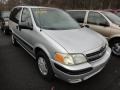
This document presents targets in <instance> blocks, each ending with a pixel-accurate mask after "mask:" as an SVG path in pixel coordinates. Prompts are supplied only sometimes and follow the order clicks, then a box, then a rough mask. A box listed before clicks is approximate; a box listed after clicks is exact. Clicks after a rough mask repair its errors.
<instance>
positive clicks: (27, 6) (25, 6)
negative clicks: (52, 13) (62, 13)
mask: <svg viewBox="0 0 120 90" xmlns="http://www.w3.org/2000/svg"><path fill="white" fill-rule="evenodd" d="M16 7H23V8H53V7H44V6H29V5H23V6H16ZM16 7H15V8H16Z"/></svg>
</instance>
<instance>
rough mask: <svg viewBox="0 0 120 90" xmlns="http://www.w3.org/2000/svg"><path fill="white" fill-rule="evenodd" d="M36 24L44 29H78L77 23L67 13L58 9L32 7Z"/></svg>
mask: <svg viewBox="0 0 120 90" xmlns="http://www.w3.org/2000/svg"><path fill="white" fill-rule="evenodd" d="M32 12H33V16H34V19H35V22H36V24H37V25H38V26H39V27H41V28H44V29H51V30H62V29H64V30H68V29H79V28H80V26H79V24H78V23H77V22H76V21H75V20H73V19H72V18H71V17H70V16H69V15H68V14H67V13H65V12H64V11H62V10H59V9H40V8H33V9H32Z"/></svg>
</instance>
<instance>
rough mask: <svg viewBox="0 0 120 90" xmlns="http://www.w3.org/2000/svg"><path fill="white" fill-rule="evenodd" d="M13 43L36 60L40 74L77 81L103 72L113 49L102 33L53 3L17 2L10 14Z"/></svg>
mask: <svg viewBox="0 0 120 90" xmlns="http://www.w3.org/2000/svg"><path fill="white" fill-rule="evenodd" d="M9 25H10V29H11V30H12V36H11V38H12V43H13V45H14V46H17V44H20V45H21V46H22V47H23V48H24V49H25V50H26V51H27V52H28V53H29V54H30V55H31V56H33V58H35V59H36V60H37V63H38V68H39V71H40V74H41V76H42V77H43V78H45V79H47V80H52V79H53V77H54V76H56V77H58V78H60V79H63V80H65V81H67V82H69V83H78V82H81V81H83V80H86V79H88V78H90V77H92V76H93V75H95V74H97V73H98V72H100V71H101V70H102V69H103V68H104V66H105V65H106V63H107V62H108V60H109V58H110V55H111V49H110V48H109V46H108V42H107V40H106V39H105V38H104V37H103V36H101V35H100V34H98V33H96V32H94V31H93V30H90V29H88V28H85V27H83V28H81V27H80V26H79V24H78V23H77V22H76V21H75V20H74V19H72V18H71V16H69V14H67V13H66V12H64V11H62V10H60V9H57V8H50V7H37V6H17V7H15V8H14V9H12V11H11V14H10V22H9Z"/></svg>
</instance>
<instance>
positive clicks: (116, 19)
mask: <svg viewBox="0 0 120 90" xmlns="http://www.w3.org/2000/svg"><path fill="white" fill-rule="evenodd" d="M103 14H104V15H105V16H106V17H107V18H108V19H109V20H110V21H111V22H112V23H114V24H117V25H120V17H118V16H117V15H115V14H114V13H111V12H103Z"/></svg>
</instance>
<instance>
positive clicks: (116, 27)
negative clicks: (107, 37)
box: [111, 23, 120, 30]
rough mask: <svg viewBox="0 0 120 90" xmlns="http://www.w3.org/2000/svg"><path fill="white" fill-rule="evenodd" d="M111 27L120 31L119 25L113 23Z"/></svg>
mask: <svg viewBox="0 0 120 90" xmlns="http://www.w3.org/2000/svg"><path fill="white" fill-rule="evenodd" d="M111 27H112V28H113V29H119V30H120V25H117V24H114V23H112V24H111Z"/></svg>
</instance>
